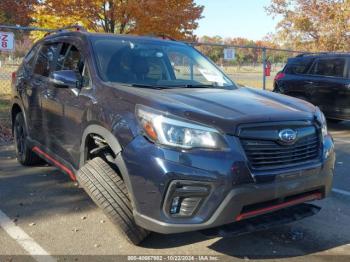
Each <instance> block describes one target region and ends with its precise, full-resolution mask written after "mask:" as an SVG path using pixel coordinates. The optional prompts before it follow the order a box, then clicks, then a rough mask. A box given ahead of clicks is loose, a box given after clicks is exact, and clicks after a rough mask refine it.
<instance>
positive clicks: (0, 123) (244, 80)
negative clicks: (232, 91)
mask: <svg viewBox="0 0 350 262" xmlns="http://www.w3.org/2000/svg"><path fill="white" fill-rule="evenodd" d="M0 31H3V32H12V33H14V36H15V48H14V50H12V51H0V128H4V127H6V128H8V127H9V119H8V110H9V98H10V93H11V79H12V73H13V72H15V71H16V70H17V68H18V66H19V65H20V64H21V61H22V59H23V57H24V56H25V54H26V53H27V52H28V51H29V49H30V48H31V46H32V45H33V40H32V38H31V34H32V33H34V32H36V33H37V32H42V31H46V32H51V31H53V30H47V29H40V28H33V27H18V26H2V25H0ZM0 40H1V39H0ZM191 45H192V46H193V47H195V48H196V49H198V50H199V51H201V52H202V53H203V54H205V55H207V56H208V57H209V58H210V59H211V60H212V61H213V62H215V63H216V64H217V65H218V66H220V67H221V69H222V70H223V71H224V72H226V74H227V75H228V76H229V77H230V78H232V79H233V80H234V81H235V82H236V83H238V84H239V85H243V86H250V87H256V88H264V87H265V88H266V89H267V90H272V88H273V79H274V76H275V75H276V74H277V72H278V71H280V70H281V69H282V68H283V66H284V65H285V63H286V61H287V59H288V58H289V57H292V56H295V55H297V54H299V53H301V52H296V51H290V50H282V49H272V48H264V47H257V46H234V45H225V44H212V43H191ZM225 49H231V52H233V54H231V55H232V57H231V59H230V60H226V59H225V56H224V52H225ZM266 66H267V67H268V66H270V75H269V76H266V77H264V68H266ZM0 131H1V130H0ZM0 133H1V132H0Z"/></svg>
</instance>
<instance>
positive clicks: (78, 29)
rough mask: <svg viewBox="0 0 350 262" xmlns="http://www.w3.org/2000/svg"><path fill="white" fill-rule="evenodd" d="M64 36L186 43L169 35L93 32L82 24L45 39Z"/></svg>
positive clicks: (51, 34) (57, 31)
mask: <svg viewBox="0 0 350 262" xmlns="http://www.w3.org/2000/svg"><path fill="white" fill-rule="evenodd" d="M67 29H75V30H73V31H68V30H67ZM63 36H80V37H81V36H85V37H87V38H94V37H96V38H98V37H101V38H118V39H123V40H127V41H137V40H145V41H152V42H169V43H170V42H171V43H180V44H184V43H183V42H178V41H176V40H175V39H172V38H170V37H167V36H164V35H163V36H137V35H129V34H128V35H124V34H112V33H91V32H87V31H86V30H85V29H84V28H83V27H80V26H69V27H64V28H60V29H57V30H55V31H52V32H50V33H49V34H48V35H46V36H45V38H44V39H55V38H57V37H63Z"/></svg>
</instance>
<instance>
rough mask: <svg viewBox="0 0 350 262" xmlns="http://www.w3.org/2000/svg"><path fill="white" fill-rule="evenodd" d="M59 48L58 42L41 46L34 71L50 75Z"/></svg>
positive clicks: (38, 73) (42, 74) (46, 75)
mask: <svg viewBox="0 0 350 262" xmlns="http://www.w3.org/2000/svg"><path fill="white" fill-rule="evenodd" d="M57 49H58V44H57V43H55V44H46V45H43V46H42V47H41V48H40V51H39V54H38V58H37V61H36V65H35V68H34V73H35V74H37V75H41V76H45V77H48V76H49V74H50V70H51V67H52V62H53V61H54V57H55V54H56V52H57Z"/></svg>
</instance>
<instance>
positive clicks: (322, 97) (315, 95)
mask: <svg viewBox="0 0 350 262" xmlns="http://www.w3.org/2000/svg"><path fill="white" fill-rule="evenodd" d="M346 68H348V61H347V59H346V58H345V57H326V58H318V59H316V60H315V62H314V63H313V65H312V67H311V68H310V71H309V81H310V82H311V84H312V88H311V89H312V92H311V94H312V96H311V102H312V103H313V104H315V105H317V106H319V107H320V108H321V110H322V111H323V112H324V113H325V114H326V115H327V116H329V117H331V116H336V115H341V114H343V113H344V110H346V108H348V107H349V105H350V89H349V88H350V86H349V79H348V72H347V71H348V70H346Z"/></svg>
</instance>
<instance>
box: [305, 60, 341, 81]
mask: <svg viewBox="0 0 350 262" xmlns="http://www.w3.org/2000/svg"><path fill="white" fill-rule="evenodd" d="M344 67H345V59H344V58H321V59H318V60H316V61H315V63H314V64H313V66H312V68H311V70H310V74H312V75H320V76H332V77H344Z"/></svg>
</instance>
